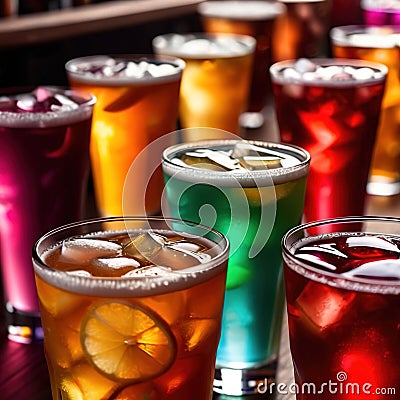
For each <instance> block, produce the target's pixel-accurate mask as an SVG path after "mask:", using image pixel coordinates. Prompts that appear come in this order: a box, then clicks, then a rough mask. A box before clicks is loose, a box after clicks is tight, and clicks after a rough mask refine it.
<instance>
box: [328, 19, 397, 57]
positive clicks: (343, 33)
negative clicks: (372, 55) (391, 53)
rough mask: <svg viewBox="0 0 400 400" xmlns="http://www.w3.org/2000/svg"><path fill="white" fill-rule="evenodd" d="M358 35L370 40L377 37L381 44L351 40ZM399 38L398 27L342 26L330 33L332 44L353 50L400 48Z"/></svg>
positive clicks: (336, 27)
mask: <svg viewBox="0 0 400 400" xmlns="http://www.w3.org/2000/svg"><path fill="white" fill-rule="evenodd" d="M357 34H359V35H362V36H365V38H366V39H370V38H369V37H370V36H373V37H377V38H379V42H378V41H376V40H375V41H372V40H371V39H370V40H367V41H362V42H360V43H358V42H356V41H353V40H351V36H352V35H357ZM399 36H400V26H398V25H380V26H372V25H362V24H358V25H341V26H335V27H333V28H332V29H331V30H330V31H329V37H330V39H331V41H332V44H334V45H336V46H346V47H351V48H353V47H357V48H371V49H392V48H395V47H398V46H400V37H399ZM382 39H383V40H382ZM371 61H373V60H371Z"/></svg>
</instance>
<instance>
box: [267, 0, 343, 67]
mask: <svg viewBox="0 0 400 400" xmlns="http://www.w3.org/2000/svg"><path fill="white" fill-rule="evenodd" d="M279 1H281V2H282V3H283V4H284V5H285V6H286V12H285V13H283V14H282V15H280V16H279V17H278V18H277V19H276V22H275V28H274V35H273V37H272V58H273V60H274V61H283V60H291V59H296V58H300V57H308V58H311V57H322V56H327V53H328V40H327V38H328V27H329V23H330V10H331V1H330V0H279ZM334 1H337V0H334Z"/></svg>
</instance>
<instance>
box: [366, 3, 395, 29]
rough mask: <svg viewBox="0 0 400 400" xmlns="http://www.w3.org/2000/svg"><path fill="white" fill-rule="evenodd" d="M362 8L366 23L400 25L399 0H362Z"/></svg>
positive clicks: (371, 24) (372, 24)
mask: <svg viewBox="0 0 400 400" xmlns="http://www.w3.org/2000/svg"><path fill="white" fill-rule="evenodd" d="M361 9H362V11H363V16H364V23H365V24H366V25H370V26H382V25H400V1H399V0H362V1H361Z"/></svg>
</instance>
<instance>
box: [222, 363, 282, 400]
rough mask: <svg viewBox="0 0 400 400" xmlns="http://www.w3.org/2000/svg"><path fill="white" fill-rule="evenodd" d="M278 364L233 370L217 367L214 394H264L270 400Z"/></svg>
mask: <svg viewBox="0 0 400 400" xmlns="http://www.w3.org/2000/svg"><path fill="white" fill-rule="evenodd" d="M276 369H277V362H276V361H273V362H270V363H269V364H267V365H264V366H261V367H258V368H252V369H251V368H248V369H233V368H223V367H218V366H217V367H216V368H215V375H214V392H216V393H219V394H224V395H229V396H243V395H248V394H263V395H265V396H267V397H263V399H264V398H265V399H268V398H269V396H268V395H270V396H271V397H272V396H273V394H274V392H273V390H272V388H273V387H274V385H271V384H272V383H274V382H275V376H276Z"/></svg>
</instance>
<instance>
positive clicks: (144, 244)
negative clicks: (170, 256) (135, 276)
mask: <svg viewBox="0 0 400 400" xmlns="http://www.w3.org/2000/svg"><path fill="white" fill-rule="evenodd" d="M165 242H166V239H165V238H164V237H163V236H161V235H158V234H156V233H154V232H144V233H141V234H139V235H137V236H136V237H132V240H131V241H130V242H129V243H128V244H126V245H125V246H124V247H123V254H124V255H126V256H128V257H134V258H135V259H137V260H139V261H143V262H149V261H150V262H153V261H152V260H153V259H154V257H155V256H156V254H157V253H158V252H160V251H161V249H162V248H163V245H164V243H165ZM153 263H154V262H153Z"/></svg>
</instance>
